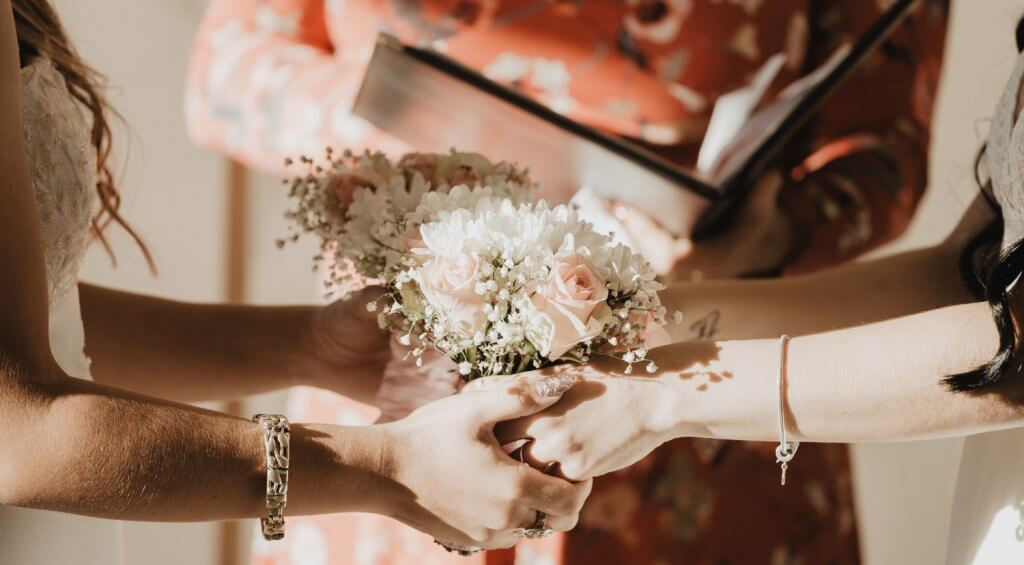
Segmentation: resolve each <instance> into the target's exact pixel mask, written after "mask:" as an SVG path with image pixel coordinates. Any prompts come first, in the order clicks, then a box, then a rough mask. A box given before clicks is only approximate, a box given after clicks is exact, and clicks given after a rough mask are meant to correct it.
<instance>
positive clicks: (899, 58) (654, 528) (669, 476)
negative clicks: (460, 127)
mask: <svg viewBox="0 0 1024 565" xmlns="http://www.w3.org/2000/svg"><path fill="white" fill-rule="evenodd" d="M890 3H891V0H771V1H770V2H769V1H768V0H607V1H597V0H420V1H415V0H213V1H212V2H211V5H210V8H209V11H208V14H207V17H206V19H205V21H204V23H203V26H202V29H201V30H200V33H199V37H198V39H197V42H196V52H195V56H194V58H193V65H192V68H191V70H190V82H189V88H188V93H187V98H186V116H187V119H188V123H189V126H190V128H191V131H192V133H193V136H194V137H195V138H196V139H197V140H199V141H200V142H201V143H203V144H205V145H207V146H210V147H214V148H217V149H219V150H221V151H224V152H227V153H229V154H231V155H232V156H234V157H235V158H237V159H239V160H241V161H243V162H245V163H248V164H250V165H252V166H254V167H257V168H260V169H264V170H272V171H275V170H279V169H277V167H278V165H279V164H280V163H282V162H283V159H284V157H286V156H290V155H296V154H300V153H306V154H319V153H320V152H321V151H322V150H323V148H324V147H325V146H328V145H332V146H335V147H350V148H360V147H371V148H378V149H381V150H384V151H389V152H401V151H404V150H405V149H407V148H406V147H404V145H403V144H402V143H401V142H400V141H398V140H396V139H393V138H390V137H389V136H387V135H386V134H384V133H382V132H378V131H375V130H374V129H373V128H372V127H371V126H370V125H369V124H367V123H366V122H364V121H363V120H361V119H360V118H358V117H355V116H353V115H352V114H351V113H350V111H349V110H350V108H351V104H352V101H353V99H354V97H355V93H356V91H357V90H358V87H359V84H360V80H361V76H362V72H363V70H364V69H365V65H366V63H367V61H368V59H369V55H370V53H371V51H372V49H373V44H374V40H375V38H376V35H377V33H378V32H380V31H386V32H388V33H391V34H394V35H397V36H398V37H399V38H401V39H402V40H404V41H406V42H409V43H414V44H419V45H429V46H431V47H432V48H435V49H438V50H441V51H444V52H446V53H447V54H448V55H450V56H452V57H454V58H455V59H457V60H459V61H461V62H463V63H464V64H467V65H469V66H471V67H474V68H476V69H478V70H479V71H481V72H482V73H484V74H485V75H487V76H489V77H491V78H492V79H494V80H498V81H501V82H504V83H507V84H510V85H512V86H514V87H516V88H519V89H521V90H523V91H524V92H526V93H528V94H529V95H531V96H534V97H535V98H537V99H538V100H539V101H541V102H543V103H545V104H547V105H549V106H550V107H551V108H553V109H554V110H556V111H558V112H561V113H564V114H566V115H568V116H571V117H572V118H574V119H577V120H580V121H582V122H585V123H588V124H591V125H594V126H597V127H600V128H603V129H605V130H607V131H609V132H611V133H614V134H618V135H621V136H625V137H629V138H632V139H634V140H637V141H639V142H641V143H644V144H646V145H647V146H649V147H651V148H653V149H655V150H656V151H658V152H659V153H661V154H663V155H666V156H668V157H669V158H672V159H675V160H677V161H679V162H682V163H686V164H691V163H692V162H693V160H694V159H695V156H696V148H697V146H698V144H699V141H700V139H701V137H702V135H703V132H704V129H705V128H706V126H707V122H708V118H709V116H710V112H711V109H712V108H713V106H714V103H715V100H716V99H717V97H718V96H720V95H721V94H722V93H725V92H728V91H730V90H733V89H735V88H737V87H739V86H742V85H743V84H745V82H746V81H747V80H748V79H749V78H750V76H751V74H752V73H753V72H755V71H756V70H757V69H758V68H760V66H761V65H762V64H763V63H764V61H765V60H766V59H767V58H768V57H771V56H772V55H774V54H776V53H784V54H785V55H786V56H787V64H786V66H785V68H784V69H783V71H782V77H780V81H778V85H779V86H784V85H785V84H786V83H787V82H789V81H791V80H793V79H796V78H798V77H800V76H802V75H804V74H806V73H807V72H808V71H810V70H812V69H813V68H814V67H815V66H816V65H818V64H820V63H822V62H823V61H824V60H825V59H826V58H827V57H828V56H829V55H830V54H831V53H832V52H833V51H834V50H835V49H836V48H837V47H838V46H839V45H840V44H841V43H842V42H844V41H846V40H850V39H852V38H854V37H855V36H856V35H857V34H860V33H862V32H863V31H864V30H866V29H867V27H868V26H869V25H870V24H871V23H872V22H873V21H874V20H875V18H877V17H878V15H879V14H880V13H881V10H883V9H884V8H886V7H887V6H888V5H889V4H890ZM947 15H948V0H923V1H922V2H919V3H918V6H917V7H916V8H915V11H914V13H913V15H912V16H911V18H910V19H909V20H908V21H907V23H905V24H904V25H903V26H902V27H901V28H900V29H899V30H897V31H896V33H895V34H894V35H893V36H892V38H891V39H890V40H889V41H887V42H886V43H885V44H884V45H883V46H882V47H881V49H879V51H878V52H877V53H876V54H875V55H873V56H872V57H871V58H870V60H869V61H868V62H867V64H866V65H865V67H864V68H863V69H861V70H860V71H858V72H857V73H856V74H855V75H854V76H853V77H852V78H851V79H850V80H849V82H848V83H847V84H846V85H844V87H843V88H841V89H840V90H838V91H837V92H836V94H835V95H834V97H833V98H832V99H831V100H830V102H829V103H828V104H827V105H826V106H825V107H824V108H823V109H822V110H821V111H820V113H819V114H818V115H817V116H816V118H815V119H814V120H813V121H812V122H811V123H810V124H809V126H808V127H806V128H805V130H804V131H803V132H802V135H801V136H800V137H799V138H798V139H796V140H795V141H794V142H792V143H790V144H788V146H787V152H786V153H785V154H784V155H782V156H781V157H780V159H779V160H778V162H777V164H776V165H777V168H778V169H779V170H781V171H783V172H784V173H785V177H786V179H787V180H786V184H785V186H784V188H783V190H782V192H781V195H780V206H781V207H782V208H783V210H784V211H785V213H786V214H787V215H788V216H789V218H790V219H791V220H792V223H793V225H794V226H795V229H796V233H797V237H796V238H795V240H796V241H797V245H795V246H794V248H793V250H792V253H791V255H790V257H789V259H788V260H787V262H786V264H785V265H784V266H783V269H782V270H783V272H785V273H797V272H807V271H812V270H816V269H821V268H824V267H827V266H829V265H833V264H836V263H839V262H842V261H845V260H849V259H852V258H854V257H856V256H858V255H860V254H862V253H864V252H865V251H868V250H870V249H872V248H874V247H877V246H878V245H880V244H881V243H884V242H885V241H888V240H890V239H892V238H893V237H895V236H896V235H898V234H899V233H901V232H902V230H903V229H904V228H905V227H906V225H907V223H908V222H909V220H910V217H911V215H912V214H913V211H914V209H915V207H916V205H917V202H918V201H919V199H920V197H921V194H922V193H923V191H924V188H925V185H926V182H927V178H926V173H927V153H928V142H929V133H930V131H929V130H930V120H931V114H932V107H933V103H934V96H935V92H936V90H937V83H938V78H939V73H940V70H941V63H942V53H943V48H944V37H945V28H946V20H947ZM708 337H713V336H708ZM289 415H290V416H291V417H292V418H294V419H304V420H316V421H333V422H338V423H346V424H357V423H365V422H368V421H371V420H372V418H373V411H372V410H370V409H367V408H366V407H362V406H358V405H356V404H355V403H353V402H351V401H348V400H346V399H342V398H340V397H337V396H335V395H332V394H330V393H326V392H320V391H310V390H302V391H300V392H299V393H297V394H296V395H294V396H293V399H292V406H291V410H290V413H289ZM777 472H778V470H777V468H776V466H775V465H774V456H773V447H772V446H767V445H763V444H753V443H742V442H722V441H711V440H689V439H688V440H679V441H676V442H673V443H671V444H668V445H665V446H663V447H662V448H661V449H659V450H657V451H656V452H655V453H653V454H652V455H651V456H649V457H648V458H647V459H645V460H644V461H642V462H641V463H639V464H638V465H636V466H634V467H633V468H630V469H626V470H624V471H622V472H620V473H616V474H613V475H610V476H607V477H602V478H600V479H598V480H597V481H595V486H594V491H593V494H592V496H591V498H590V500H589V501H588V503H587V505H586V507H585V508H584V511H583V513H582V516H581V521H580V525H579V527H578V528H577V529H576V530H574V531H573V532H571V533H569V534H567V535H559V536H554V537H552V538H548V539H546V540H539V541H528V542H524V543H523V544H521V545H520V546H519V547H518V549H517V550H515V551H498V552H488V553H487V554H481V555H477V556H474V557H472V558H459V557H457V556H452V555H448V554H446V553H444V552H443V551H442V550H440V549H439V548H437V547H436V546H434V545H433V544H432V541H431V540H430V539H429V538H427V537H426V536H423V535H421V534H419V533H417V532H415V531H413V530H411V529H409V528H405V527H403V526H401V525H400V524H397V523H395V522H391V521H389V520H386V519H383V518H380V517H375V516H363V515H346V516H323V517H315V518H293V519H290V524H289V528H290V533H289V536H288V537H287V538H286V539H285V541H284V542H283V543H276V544H265V543H263V542H258V543H257V545H256V547H255V557H254V560H255V562H256V563H268V564H269V563H278V564H287V563H295V564H298V563H303V564H306V563H344V564H348V563H352V564H363V563H381V564H387V563H393V564H398V563H410V562H417V563H420V564H422V565H427V564H430V563H465V564H468V563H510V564H511V563H538V564H540V563H543V564H552V565H554V564H560V563H564V564H571V563H588V564H589V563H626V562H628V563H638V564H647V563H649V564H669V563H779V564H789V563H854V562H856V561H857V560H858V553H857V537H856V527H855V521H854V515H853V507H852V500H851V489H850V475H849V462H848V459H847V454H846V448H845V447H843V446H834V445H806V446H803V447H802V448H801V451H800V458H799V460H798V461H797V462H796V463H795V464H794V465H793V466H792V468H791V470H790V479H789V481H787V483H788V485H789V486H787V487H785V488H781V487H779V486H778V475H777Z"/></svg>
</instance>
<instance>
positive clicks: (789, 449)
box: [775, 335, 800, 486]
mask: <svg viewBox="0 0 1024 565" xmlns="http://www.w3.org/2000/svg"><path fill="white" fill-rule="evenodd" d="M788 344H789V336H788V335H784V336H782V337H780V338H779V378H778V383H777V384H778V389H779V446H778V447H776V448H775V462H776V463H778V464H779V465H780V466H781V467H782V481H781V483H780V484H781V485H782V486H786V470H787V469H789V462H790V461H792V460H793V458H794V457H796V450H797V449H799V448H800V442H799V441H792V442H791V441H787V439H786V369H787V365H788V361H789V358H788V355H787V354H786V346H787V345H788Z"/></svg>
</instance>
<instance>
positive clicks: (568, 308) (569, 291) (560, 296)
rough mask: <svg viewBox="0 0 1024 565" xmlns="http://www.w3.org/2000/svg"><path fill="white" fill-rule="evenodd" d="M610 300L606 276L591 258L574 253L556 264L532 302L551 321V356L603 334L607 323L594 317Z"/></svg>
mask: <svg viewBox="0 0 1024 565" xmlns="http://www.w3.org/2000/svg"><path fill="white" fill-rule="evenodd" d="M607 299H608V288H607V287H606V286H605V280H604V277H602V276H600V275H599V274H598V273H597V270H596V269H594V267H593V265H591V264H590V261H587V259H586V258H584V257H582V256H580V255H573V256H571V257H569V258H567V259H564V260H563V261H561V262H559V263H557V264H556V265H555V267H554V269H552V271H551V278H550V279H549V280H548V284H547V286H545V287H544V288H543V289H542V290H541V291H540V292H538V293H537V294H535V295H534V296H533V298H532V300H533V305H534V306H535V307H536V308H537V310H539V311H540V312H541V313H543V314H544V315H546V316H547V317H548V318H549V319H550V320H551V324H552V333H551V340H550V343H549V344H548V347H547V348H543V347H542V348H541V349H548V351H547V352H544V351H542V353H544V354H545V355H547V357H548V358H549V359H558V358H559V357H561V356H562V355H564V354H565V352H566V351H569V350H570V349H572V348H573V347H575V346H576V345H577V344H579V343H582V342H584V341H586V340H588V339H591V338H593V337H595V336H597V335H598V334H599V333H601V329H602V328H603V327H604V323H603V322H601V321H600V320H597V319H596V318H595V317H594V313H595V311H596V310H597V308H598V306H600V305H602V304H604V303H605V301H606V300H607Z"/></svg>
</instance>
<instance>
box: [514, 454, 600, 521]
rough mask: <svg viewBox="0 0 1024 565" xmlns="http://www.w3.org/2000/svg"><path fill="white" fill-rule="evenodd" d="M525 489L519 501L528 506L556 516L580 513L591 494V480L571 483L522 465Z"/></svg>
mask: <svg viewBox="0 0 1024 565" xmlns="http://www.w3.org/2000/svg"><path fill="white" fill-rule="evenodd" d="M521 467H522V475H523V491H522V494H521V495H520V496H519V501H520V502H521V503H522V504H523V505H524V506H526V507H529V508H533V509H536V510H540V511H541V512H544V513H545V514H552V515H555V516H571V515H573V514H577V513H579V511H580V509H581V508H583V503H584V502H585V501H586V500H587V496H589V495H590V488H591V481H589V480H587V481H580V482H578V483H571V482H569V481H566V480H564V479H560V478H557V477H552V476H550V475H545V474H544V473H542V472H540V471H538V470H537V469H534V468H532V467H529V466H527V465H522V466H521Z"/></svg>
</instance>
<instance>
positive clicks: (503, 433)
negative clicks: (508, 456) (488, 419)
mask: <svg viewBox="0 0 1024 565" xmlns="http://www.w3.org/2000/svg"><path fill="white" fill-rule="evenodd" d="M532 421H533V420H532V419H531V418H517V419H515V420H507V421H505V422H498V423H497V424H496V425H495V426H494V436H495V437H497V438H498V443H500V444H502V445H505V444H508V443H513V442H518V441H522V440H529V439H530V434H528V433H527V429H528V428H529V427H530V422H532Z"/></svg>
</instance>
